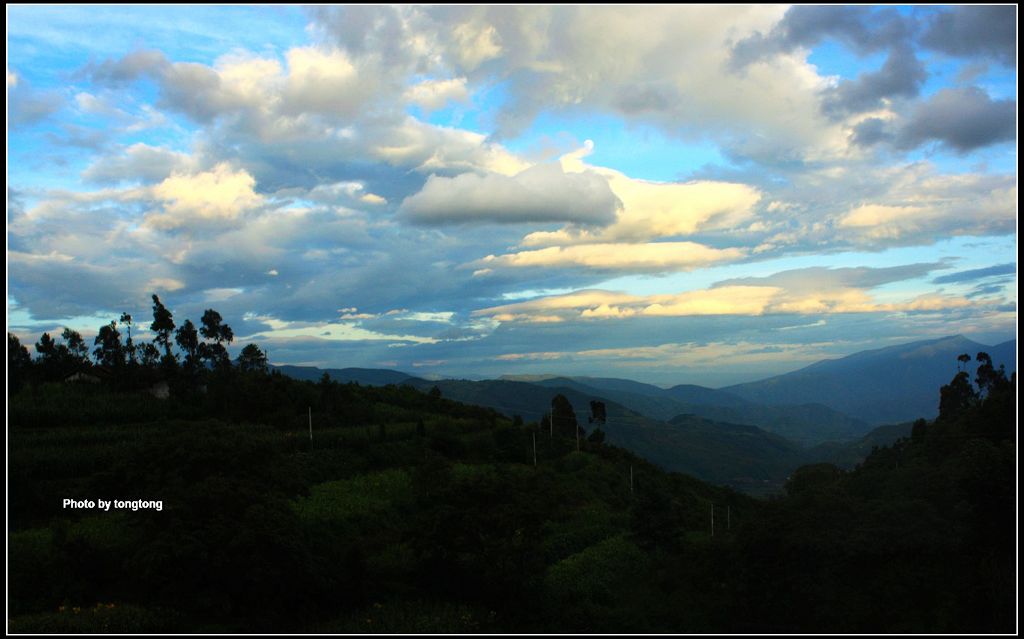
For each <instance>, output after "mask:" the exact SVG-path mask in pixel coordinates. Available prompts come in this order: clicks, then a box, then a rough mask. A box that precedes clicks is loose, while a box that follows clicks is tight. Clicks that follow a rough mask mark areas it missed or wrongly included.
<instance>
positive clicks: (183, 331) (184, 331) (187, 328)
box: [174, 319, 203, 369]
mask: <svg viewBox="0 0 1024 639" xmlns="http://www.w3.org/2000/svg"><path fill="white" fill-rule="evenodd" d="M174 341H175V342H177V343H178V347H179V348H181V351H182V352H183V353H185V368H188V369H196V368H198V367H199V365H200V364H201V362H202V350H203V349H202V348H201V346H202V344H200V343H199V333H198V332H197V331H196V326H195V324H193V323H192V320H189V319H187V320H185V323H184V324H182V325H181V327H180V328H178V330H177V332H175V334H174Z"/></svg>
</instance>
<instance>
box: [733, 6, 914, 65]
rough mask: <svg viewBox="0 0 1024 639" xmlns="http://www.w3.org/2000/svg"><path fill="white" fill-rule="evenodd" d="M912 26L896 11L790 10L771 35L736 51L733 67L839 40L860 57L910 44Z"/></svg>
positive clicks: (749, 40)
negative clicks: (826, 40) (822, 41)
mask: <svg viewBox="0 0 1024 639" xmlns="http://www.w3.org/2000/svg"><path fill="white" fill-rule="evenodd" d="M911 29H912V25H910V24H908V22H907V19H906V18H904V17H903V16H901V15H900V14H898V13H897V12H895V11H893V10H887V9H882V10H878V9H874V8H871V7H854V6H839V5H831V6H830V5H823V6H817V5H799V6H794V7H790V8H789V9H787V10H786V14H785V15H784V16H783V17H782V19H781V20H779V22H778V23H776V24H775V25H773V26H772V28H771V29H770V30H768V31H767V33H762V32H760V31H759V32H756V33H754V34H752V35H750V36H747V37H746V38H743V39H742V40H740V41H739V42H737V43H736V45H735V46H734V47H733V49H732V59H731V62H732V66H733V67H734V68H743V67H745V66H747V65H749V64H751V63H753V62H755V61H757V60H760V59H762V58H765V57H768V56H772V55H778V54H780V53H789V52H792V51H793V50H795V49H797V48H799V47H811V46H814V45H815V44H818V42H820V41H821V40H822V39H824V38H827V37H831V38H836V39H838V40H840V41H841V42H843V43H844V44H846V45H848V46H850V47H851V48H853V49H854V50H855V51H857V52H859V53H872V52H875V51H878V50H882V49H887V48H889V47H892V46H896V45H900V44H903V43H904V42H906V40H907V37H908V36H909V35H910V32H911Z"/></svg>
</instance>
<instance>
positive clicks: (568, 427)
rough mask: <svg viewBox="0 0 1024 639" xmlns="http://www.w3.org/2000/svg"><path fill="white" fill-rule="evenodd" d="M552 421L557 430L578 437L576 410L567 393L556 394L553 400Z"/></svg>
mask: <svg viewBox="0 0 1024 639" xmlns="http://www.w3.org/2000/svg"><path fill="white" fill-rule="evenodd" d="M551 422H552V424H553V426H554V429H555V432H557V433H561V434H563V435H568V436H570V437H576V429H577V428H579V425H578V424H577V423H576V411H574V410H573V408H572V404H571V403H569V400H568V399H566V397H565V395H562V394H561V393H559V394H558V395H555V396H554V398H553V399H552V400H551Z"/></svg>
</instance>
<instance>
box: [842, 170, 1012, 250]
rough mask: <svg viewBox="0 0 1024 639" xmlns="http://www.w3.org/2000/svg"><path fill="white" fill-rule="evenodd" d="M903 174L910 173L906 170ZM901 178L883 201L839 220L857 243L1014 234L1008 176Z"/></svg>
mask: <svg viewBox="0 0 1024 639" xmlns="http://www.w3.org/2000/svg"><path fill="white" fill-rule="evenodd" d="M904 177H911V176H910V175H905V176H904ZM914 177H916V178H917V179H913V181H912V182H910V183H905V182H904V183H900V182H896V183H895V184H893V185H892V188H891V190H890V191H889V193H887V194H884V195H882V197H881V198H880V201H877V202H872V203H864V204H860V205H857V206H853V207H851V208H850V209H849V210H847V211H846V212H845V213H843V214H841V215H840V216H839V217H838V220H837V228H838V229H839V230H840V231H841V233H842V235H841V236H842V237H844V238H846V239H847V240H851V241H853V242H855V243H878V244H882V245H884V244H886V243H901V244H917V243H928V242H930V241H933V240H934V238H936V237H938V236H941V235H946V236H948V235H988V234H995V235H1000V234H1005V233H1012V232H1013V231H1012V229H1013V228H1014V226H1015V224H1016V202H1017V188H1016V186H1015V185H1014V184H1013V181H1012V180H1010V179H1009V178H1008V177H1000V176H982V175H971V174H964V175H943V176H914Z"/></svg>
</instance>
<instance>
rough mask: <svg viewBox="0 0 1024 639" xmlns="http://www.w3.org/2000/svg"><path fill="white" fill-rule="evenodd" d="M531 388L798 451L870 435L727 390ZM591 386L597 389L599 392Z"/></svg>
mask: <svg viewBox="0 0 1024 639" xmlns="http://www.w3.org/2000/svg"><path fill="white" fill-rule="evenodd" d="M533 383H534V384H537V385H540V386H546V387H548V388H556V387H562V388H573V389H575V390H577V391H580V392H582V393H590V394H593V395H597V396H600V397H605V398H607V399H610V400H612V401H614V402H617V403H619V404H622V405H623V406H625V407H627V408H629V409H631V410H634V411H636V412H638V413H640V414H641V415H646V416H647V417H651V418H653V419H657V420H662V421H668V420H671V419H672V418H673V417H675V416H677V415H695V416H698V417H703V418H705V419H710V420H713V421H716V422H728V423H732V424H747V425H750V426H757V427H758V428H761V429H763V430H766V431H768V432H770V433H775V434H776V435H780V436H782V437H785V438H787V439H789V440H791V441H793V442H796V443H798V444H801V445H803V446H814V445H816V444H820V443H823V442H827V441H848V440H849V441H852V440H856V439H858V438H860V437H862V436H863V435H864V434H865V433H867V432H868V431H870V430H871V426H870V425H869V424H868V423H867V422H864V421H861V420H859V419H854V418H852V417H850V416H848V415H844V414H842V413H840V412H838V411H835V410H832V409H831V408H828V407H827V406H824V405H822V404H801V405H796V406H766V405H764V404H757V403H754V402H750V401H747V400H745V399H742V398H740V397H738V396H736V395H733V394H732V393H728V392H726V391H721V390H715V389H713V388H705V387H703V386H695V385H692V384H685V385H680V386H674V387H672V388H668V389H665V388H659V387H657V386H651V385H649V384H641V383H640V382H633V381H631V380H618V379H608V378H593V377H571V378H570V377H545V378H542V379H540V380H538V381H535V382H533ZM591 384H599V385H600V387H593V386H591Z"/></svg>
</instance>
